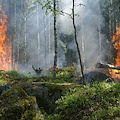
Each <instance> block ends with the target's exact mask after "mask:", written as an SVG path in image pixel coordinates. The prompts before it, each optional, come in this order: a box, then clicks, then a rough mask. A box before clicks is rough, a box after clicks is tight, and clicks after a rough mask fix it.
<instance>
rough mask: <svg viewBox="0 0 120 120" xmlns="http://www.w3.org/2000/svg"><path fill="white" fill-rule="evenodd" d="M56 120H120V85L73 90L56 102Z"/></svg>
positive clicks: (96, 85)
mask: <svg viewBox="0 0 120 120" xmlns="http://www.w3.org/2000/svg"><path fill="white" fill-rule="evenodd" d="M56 103H57V105H58V106H57V108H56V112H55V114H54V115H50V116H49V117H48V119H55V120H70V119H71V120H95V119H97V120H102V119H103V120H106V119H116V118H120V114H119V113H120V84H106V83H99V84H94V85H93V87H90V86H89V85H87V86H83V87H81V88H74V89H71V90H70V92H68V93H67V94H66V95H65V96H63V97H62V98H61V99H59V100H58V101H56Z"/></svg>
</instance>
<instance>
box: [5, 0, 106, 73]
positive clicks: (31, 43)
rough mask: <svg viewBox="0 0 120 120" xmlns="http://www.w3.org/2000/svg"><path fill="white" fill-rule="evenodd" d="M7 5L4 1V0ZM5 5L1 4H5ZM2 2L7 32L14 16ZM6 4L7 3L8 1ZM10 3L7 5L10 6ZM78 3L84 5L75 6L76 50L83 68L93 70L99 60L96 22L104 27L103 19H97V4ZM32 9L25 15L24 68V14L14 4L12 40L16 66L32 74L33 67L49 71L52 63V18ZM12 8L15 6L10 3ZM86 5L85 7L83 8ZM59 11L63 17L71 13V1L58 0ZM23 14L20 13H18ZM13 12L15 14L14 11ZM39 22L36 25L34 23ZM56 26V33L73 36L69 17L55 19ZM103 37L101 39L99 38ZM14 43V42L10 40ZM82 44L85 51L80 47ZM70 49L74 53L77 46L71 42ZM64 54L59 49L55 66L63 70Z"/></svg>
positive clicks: (81, 0)
mask: <svg viewBox="0 0 120 120" xmlns="http://www.w3.org/2000/svg"><path fill="white" fill-rule="evenodd" d="M6 1H7V0H6ZM6 1H4V2H6ZM4 2H3V8H4V10H5V12H6V14H7V15H8V18H9V23H8V24H9V29H12V30H13V29H14V20H12V19H13V18H14V17H12V16H14V13H10V12H9V7H10V5H9V4H7V7H5V3H4ZM7 2H8V1H7ZM9 3H10V2H9ZM79 3H81V4H83V5H81V6H76V8H75V13H76V14H78V15H79V17H77V16H76V20H75V22H76V26H77V35H78V42H79V47H80V50H81V53H82V60H83V58H84V59H85V61H84V64H85V66H86V67H93V66H94V64H95V63H96V62H98V61H99V60H100V57H99V34H98V33H99V32H98V19H100V21H101V23H103V21H104V19H103V17H102V15H99V10H98V8H99V0H95V1H94V0H76V5H78V4H79ZM33 4H34V7H33V8H32V9H30V12H29V13H27V15H26V18H27V20H26V26H27V27H26V40H27V41H26V42H27V43H26V53H27V54H26V55H27V64H26V66H24V65H23V63H24V60H23V57H24V39H25V36H24V17H23V16H24V15H23V14H21V12H22V13H24V12H23V10H24V9H21V4H20V1H17V15H16V16H17V17H16V18H17V19H16V21H17V22H16V24H17V27H16V40H15V45H16V47H15V51H16V64H17V67H18V70H20V71H24V72H25V71H26V72H33V73H34V70H33V69H32V65H34V66H35V68H38V67H40V68H42V69H44V68H50V67H52V66H53V62H54V28H53V25H54V24H53V15H52V13H50V14H49V15H45V10H43V9H42V7H41V6H40V4H39V5H38V8H39V10H38V12H37V3H36V1H34V2H33ZM12 5H13V8H14V3H12ZM84 5H85V6H84ZM59 7H60V9H61V10H63V11H64V12H66V13H69V14H71V13H72V10H71V9H72V0H61V2H60V4H59ZM21 10H22V11H21ZM13 11H14V10H13ZM37 21H39V22H37ZM57 21H58V25H59V33H63V34H67V35H71V34H73V32H74V31H73V25H72V19H71V18H70V16H68V15H66V14H65V15H64V16H63V15H58V19H57ZM101 37H102V36H101ZM10 39H13V38H10ZM58 40H59V41H61V40H60V35H58ZM18 43H19V54H20V56H19V61H17V54H18V53H17V51H18V46H17V45H18ZM83 43H84V50H83V46H82V44H83ZM67 47H68V48H69V49H72V50H75V51H76V45H75V42H74V40H73V41H72V42H70V43H69V45H68V46H67ZM76 54H77V53H76ZM65 60H66V59H65V51H64V48H62V47H61V46H60V49H59V50H58V66H59V67H64V62H65Z"/></svg>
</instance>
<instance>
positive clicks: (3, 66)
mask: <svg viewBox="0 0 120 120" xmlns="http://www.w3.org/2000/svg"><path fill="white" fill-rule="evenodd" d="M7 22H8V21H7V15H6V14H5V12H4V11H3V10H2V6H1V5H0V70H11V42H10V40H9V38H8V37H7V33H6V32H7Z"/></svg>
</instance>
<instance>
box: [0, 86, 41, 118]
mask: <svg viewBox="0 0 120 120" xmlns="http://www.w3.org/2000/svg"><path fill="white" fill-rule="evenodd" d="M38 112H39V115H38V114H37V113H38ZM36 115H37V116H36ZM39 116H40V111H39V109H38V106H37V104H36V98H35V97H33V96H28V95H27V93H26V92H25V91H24V90H23V89H22V88H21V87H13V88H10V89H9V90H7V91H6V92H3V93H2V94H1V95H0V120H34V119H36V117H39ZM41 116H42V115H41ZM39 119H40V118H39ZM39 119H38V120H39ZM41 119H42V118H41Z"/></svg>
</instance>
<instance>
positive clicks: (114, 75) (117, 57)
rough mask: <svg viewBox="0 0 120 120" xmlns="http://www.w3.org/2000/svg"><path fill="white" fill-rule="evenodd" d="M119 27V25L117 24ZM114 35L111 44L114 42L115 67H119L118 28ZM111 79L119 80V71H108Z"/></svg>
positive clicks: (119, 40) (119, 34)
mask: <svg viewBox="0 0 120 120" xmlns="http://www.w3.org/2000/svg"><path fill="white" fill-rule="evenodd" d="M119 26H120V23H119ZM116 31H117V32H116V33H115V34H114V35H113V38H112V42H114V43H115V44H114V48H115V49H116V50H117V56H116V58H115V62H116V66H120V27H118V28H116ZM109 73H110V74H111V77H112V78H117V79H120V70H114V69H111V70H109Z"/></svg>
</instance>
